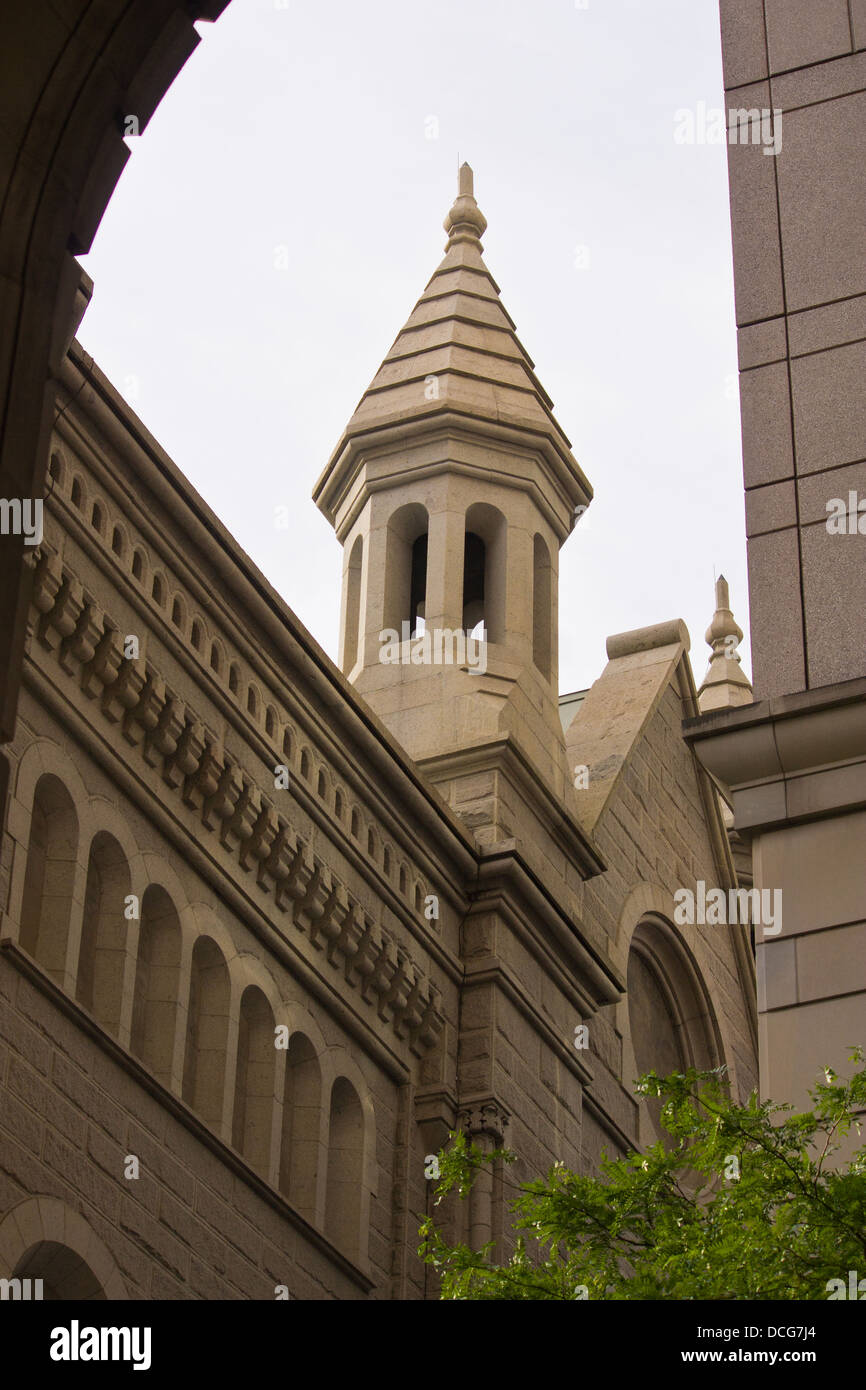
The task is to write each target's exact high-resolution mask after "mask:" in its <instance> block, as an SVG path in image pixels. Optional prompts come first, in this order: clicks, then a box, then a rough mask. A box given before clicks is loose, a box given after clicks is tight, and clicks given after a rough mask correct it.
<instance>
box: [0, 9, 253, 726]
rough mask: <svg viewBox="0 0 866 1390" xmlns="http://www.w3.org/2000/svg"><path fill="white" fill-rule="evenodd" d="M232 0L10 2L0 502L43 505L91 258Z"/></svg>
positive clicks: (18, 647) (13, 608) (17, 578)
mask: <svg viewBox="0 0 866 1390" xmlns="http://www.w3.org/2000/svg"><path fill="white" fill-rule="evenodd" d="M227 3H228V0H193V3H190V4H184V3H181V0H131V3H130V0H103V3H101V4H99V5H94V4H91V3H87V0H73V2H72V3H71V4H65V5H62V6H60V5H15V6H10V7H7V8H8V10H9V13H8V15H7V17H6V34H5V42H6V44H7V45H9V46H14V47H15V49H16V51H17V52H18V53H20V54H22V55H26V59H25V60H23V61H22V62H21V63H20V64H19V66H18V68H17V70H16V71H15V74H14V79H13V80H10V81H9V82H8V83H7V88H6V90H5V91H4V140H3V142H2V146H0V188H4V189H5V190H6V191H5V196H4V198H3V199H2V201H0V264H2V266H3V277H4V285H5V292H4V295H3V297H2V299H0V343H2V348H0V496H2V497H42V496H43V495H44V492H45V490H46V475H47V468H48V461H49V443H50V434H51V426H52V420H53V416H54V414H55V406H56V393H57V382H56V381H55V380H54V379H53V374H54V373H56V372H57V371H58V370H59V368H60V365H61V363H62V360H63V357H64V355H65V353H66V350H67V348H68V346H69V343H70V342H71V340H72V337H73V336H74V334H75V331H76V329H77V327H78V324H79V322H80V320H81V316H82V314H83V311H84V309H85V307H86V305H87V302H88V300H89V297H90V293H91V290H92V285H91V282H90V280H89V277H88V276H87V275H86V274H85V273H84V272H83V271H82V269H81V266H80V265H79V264H78V262H77V261H76V259H75V257H76V256H78V255H82V254H83V253H85V252H87V251H89V250H90V246H91V244H92V241H93V238H94V235H95V233H96V229H97V227H98V226H99V223H100V220H101V218H102V215H103V213H104V211H105V208H106V207H107V205H108V202H109V199H110V198H111V195H112V193H113V191H114V187H115V185H116V183H117V180H118V178H119V177H120V174H121V171H122V169H123V167H124V165H125V163H126V161H127V159H128V158H129V153H130V151H129V148H128V147H127V145H126V144H125V143H124V140H123V134H124V125H123V120H124V117H125V115H126V114H128V113H134V114H135V115H136V117H137V119H138V128H139V131H140V132H141V131H143V130H144V129H145V128H146V126H147V123H148V121H149V120H150V117H151V116H152V114H153V112H154V111H155V109H156V107H157V106H158V105H159V102H160V101H161V99H162V97H163V95H164V94H165V92H166V91H167V89H168V87H169V86H170V85H171V83H172V81H173V80H174V78H175V77H176V76H177V73H178V72H179V70H180V69H181V67H182V66H183V64H184V63H185V62H186V60H187V58H188V57H189V56H190V54H191V53H192V51H193V49H194V48H195V47H196V45H197V44H198V43H199V41H200V35H199V34H198V33H197V32H196V30H195V28H194V21H195V20H197V19H204V20H215V19H217V18H218V17H219V15H220V14H221V13H222V11H223V10H224V9H225V7H226V4H227ZM24 559H25V546H24V537H23V536H10V537H8V538H7V543H6V544H4V545H3V546H0V742H6V741H8V740H9V739H10V738H12V736H13V734H14V729H15V714H16V708H17V703H18V691H19V689H20V682H21V667H22V660H23V648H24V636H25V626H26V619H27V609H28V605H29V600H30V587H31V583H32V570H31V569H30V568H28V567H27V566H26V565H25V564H24Z"/></svg>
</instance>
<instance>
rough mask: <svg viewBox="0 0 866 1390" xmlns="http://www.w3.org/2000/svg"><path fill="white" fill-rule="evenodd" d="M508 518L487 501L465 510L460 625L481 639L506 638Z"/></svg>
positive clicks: (491, 640) (501, 639)
mask: <svg viewBox="0 0 866 1390" xmlns="http://www.w3.org/2000/svg"><path fill="white" fill-rule="evenodd" d="M506 537H507V526H506V522H505V517H504V516H503V515H502V512H500V511H499V509H498V508H497V507H492V506H491V505H490V504H489V503H487V502H475V503H473V505H472V506H471V507H470V508H469V510H468V511H467V513H466V533H465V537H464V543H463V610H462V622H461V626H462V628H463V630H464V632H466V633H467V634H469V635H470V636H472V637H475V638H477V639H479V640H481V641H487V642H502V641H503V640H504V637H505V583H506Z"/></svg>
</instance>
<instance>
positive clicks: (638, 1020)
mask: <svg viewBox="0 0 866 1390" xmlns="http://www.w3.org/2000/svg"><path fill="white" fill-rule="evenodd" d="M626 989H627V997H628V1018H629V1030H630V1033H631V1042H632V1049H633V1051H634V1059H635V1065H636V1067H637V1073H638V1075H639V1076H640V1075H643V1074H644V1073H645V1072H648V1071H654V1072H656V1073H657V1075H658V1076H669V1075H670V1074H671V1073H672V1072H683V1071H685V1070H686V1069H687V1068H688V1067H697V1068H700V1069H703V1070H708V1069H710V1068H712V1067H716V1066H718V1065H719V1063H720V1061H721V1060H722V1050H721V1040H720V1035H719V1029H718V1025H717V1023H716V1019H715V1015H714V1013H713V1008H712V1004H711V1002H710V998H709V994H708V993H707V990H706V988H705V986H704V983H703V980H702V978H701V975H700V971H699V970H698V967H697V965H696V963H695V961H694V960H693V958H692V956H691V952H690V951H688V949H687V947H686V946H685V945H684V944H683V943H682V942H681V940H680V939H679V936H678V935H677V933H676V931H675V930H674V928H673V927H672V926H671V925H670V924H669V923H667V922H664V921H662V920H660V919H659V920H649V921H644V922H641V923H640V924H639V925H638V927H637V929H636V930H635V933H634V936H633V937H632V943H631V950H630V951H629V958H628V973H627V980H626ZM646 1105H647V1110H648V1112H649V1116H650V1120H651V1121H652V1125H653V1128H654V1130H655V1132H656V1137H657V1138H659V1139H661V1140H662V1141H663V1142H664V1143H665V1145H666V1146H667V1145H669V1144H670V1143H672V1141H671V1140H670V1139H669V1136H668V1134H667V1132H666V1130H664V1128H663V1127H662V1125H661V1120H660V1116H661V1101H659V1100H658V1099H656V1098H649V1099H648V1100H647V1102H646Z"/></svg>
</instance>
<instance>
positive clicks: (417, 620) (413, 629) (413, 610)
mask: <svg viewBox="0 0 866 1390" xmlns="http://www.w3.org/2000/svg"><path fill="white" fill-rule="evenodd" d="M426 599H427V532H426V531H425V532H424V534H423V535H421V536H418V537H417V538H416V540H415V541H413V543H412V574H411V579H410V581H409V632H410V634H411V635H412V636H413V637H414V636H416V634H419V633H422V632H423V631H424V605H425V602H426Z"/></svg>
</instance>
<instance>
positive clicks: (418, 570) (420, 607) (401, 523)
mask: <svg viewBox="0 0 866 1390" xmlns="http://www.w3.org/2000/svg"><path fill="white" fill-rule="evenodd" d="M429 525H430V522H429V517H428V515H427V508H426V507H424V506H422V505H421V503H420V502H407V503H405V505H404V506H402V507H398V508H397V510H396V511H395V512H394V513H393V514H392V516H391V517H390V520H389V521H388V528H387V530H388V534H387V540H386V546H385V592H384V607H383V616H384V627H386V628H392V629H394V630H395V631H397V632H398V633H400V634H401V636H402V634H403V630H404V629H403V624H404V623H408V624H409V634H410V635H412V634H414V633H415V632H416V631H417V630H418V627H419V622H420V624H421V630H422V631H423V621H424V605H425V600H426V595H427V535H428V530H429Z"/></svg>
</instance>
